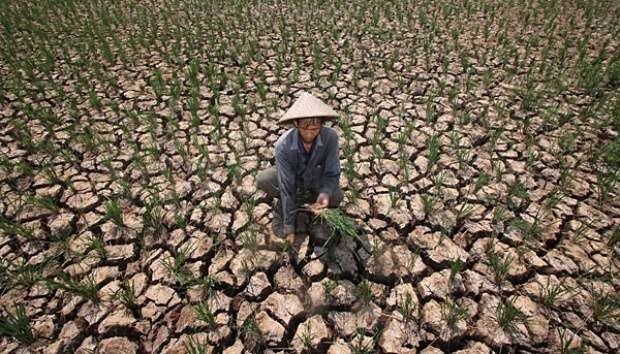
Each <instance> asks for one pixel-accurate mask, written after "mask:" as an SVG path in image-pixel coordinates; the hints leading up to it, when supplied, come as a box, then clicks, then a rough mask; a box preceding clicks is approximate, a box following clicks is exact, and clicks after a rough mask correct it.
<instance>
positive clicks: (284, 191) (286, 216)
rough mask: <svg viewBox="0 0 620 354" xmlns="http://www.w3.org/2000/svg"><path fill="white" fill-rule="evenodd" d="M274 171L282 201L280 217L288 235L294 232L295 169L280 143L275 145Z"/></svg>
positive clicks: (295, 206)
mask: <svg viewBox="0 0 620 354" xmlns="http://www.w3.org/2000/svg"><path fill="white" fill-rule="evenodd" d="M275 155H276V156H275V157H276V171H277V172H278V186H279V187H280V200H281V201H282V219H283V223H284V234H285V235H289V234H292V233H294V232H295V211H294V210H295V209H296V208H297V205H296V204H295V192H296V189H297V186H296V185H295V183H296V182H295V171H294V169H293V165H292V161H288V160H287V159H286V156H285V153H284V151H283V148H282V146H281V145H277V146H276V151H275Z"/></svg>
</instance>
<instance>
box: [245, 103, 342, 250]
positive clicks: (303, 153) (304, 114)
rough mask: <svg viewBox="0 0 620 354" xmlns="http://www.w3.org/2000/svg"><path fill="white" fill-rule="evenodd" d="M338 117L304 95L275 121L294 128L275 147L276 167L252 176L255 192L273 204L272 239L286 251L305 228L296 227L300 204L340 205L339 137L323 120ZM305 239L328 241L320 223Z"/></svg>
mask: <svg viewBox="0 0 620 354" xmlns="http://www.w3.org/2000/svg"><path fill="white" fill-rule="evenodd" d="M337 117H338V115H337V114H336V112H335V111H334V110H333V109H332V108H331V107H329V106H328V105H326V104H325V103H323V102H322V101H321V100H320V99H318V98H316V97H314V96H312V95H311V94H309V93H307V92H302V93H301V95H300V96H299V98H298V99H297V100H296V101H295V103H293V105H292V106H291V108H289V110H288V111H287V112H286V113H285V114H284V115H283V116H282V118H280V120H279V121H278V124H287V123H292V124H293V127H292V128H290V129H289V130H287V131H286V132H285V133H284V134H282V136H280V138H279V139H278V141H276V144H275V153H274V154H275V160H276V165H275V166H272V167H269V168H267V169H265V170H263V171H260V172H259V173H258V175H257V176H256V186H257V187H258V188H259V189H261V190H263V191H265V192H266V193H267V194H268V195H269V196H271V197H273V198H277V202H276V203H274V206H273V222H272V230H273V233H274V234H275V235H276V236H277V237H279V238H283V237H286V240H287V241H288V243H289V244H290V245H293V242H294V239H295V232H296V231H297V232H299V231H300V229H302V228H303V227H304V226H303V221H301V223H300V222H299V221H300V220H302V219H301V217H302V216H304V215H303V214H305V213H300V214H297V209H298V208H299V207H301V205H302V204H304V203H307V204H310V203H313V207H314V208H317V209H322V208H326V207H337V206H338V205H339V204H340V202H341V201H342V198H343V194H342V190H341V189H340V187H339V186H338V182H339V180H340V159H339V157H338V153H339V150H338V135H337V133H336V131H335V130H334V129H332V128H330V127H326V126H323V121H324V120H331V119H335V118H337ZM298 216H299V217H300V218H299V220H298V219H297V217H298ZM296 220H297V221H298V222H297V223H296ZM299 224H301V225H299ZM296 226H298V230H296ZM309 233H310V236H312V237H313V238H314V240H315V241H316V242H318V243H320V244H323V243H324V242H325V241H326V240H327V239H328V238H329V236H328V235H329V234H328V230H327V228H326V225H323V224H321V223H320V222H318V221H316V222H313V223H312V224H311V225H310V227H309Z"/></svg>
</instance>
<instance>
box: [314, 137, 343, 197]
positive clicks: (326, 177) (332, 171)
mask: <svg viewBox="0 0 620 354" xmlns="http://www.w3.org/2000/svg"><path fill="white" fill-rule="evenodd" d="M325 153H326V155H327V156H326V158H325V169H324V170H323V175H321V179H320V189H319V193H327V194H328V195H329V197H330V198H331V196H332V194H333V192H334V190H336V187H338V183H339V182H340V151H339V147H338V135H336V134H334V135H332V136H331V137H330V139H328V142H327V149H326V150H325Z"/></svg>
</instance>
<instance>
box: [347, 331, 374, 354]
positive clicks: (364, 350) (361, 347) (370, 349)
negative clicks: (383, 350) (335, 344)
mask: <svg viewBox="0 0 620 354" xmlns="http://www.w3.org/2000/svg"><path fill="white" fill-rule="evenodd" d="M364 334H365V331H364V330H363V329H362V328H358V329H357V331H356V335H355V337H354V338H353V340H352V341H351V343H350V344H349V349H350V350H351V353H353V354H374V353H376V352H377V351H376V350H375V346H376V345H377V343H378V342H379V336H380V334H381V332H380V331H377V332H376V333H375V335H374V336H373V337H372V341H370V342H369V341H365V340H364V339H365V336H364Z"/></svg>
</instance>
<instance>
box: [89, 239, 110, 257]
mask: <svg viewBox="0 0 620 354" xmlns="http://www.w3.org/2000/svg"><path fill="white" fill-rule="evenodd" d="M88 241H89V242H88V248H89V249H91V250H93V251H95V253H97V256H98V257H99V259H106V257H107V252H106V250H105V242H104V241H103V237H102V236H101V235H92V236H91V237H90V239H89V240H88Z"/></svg>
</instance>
